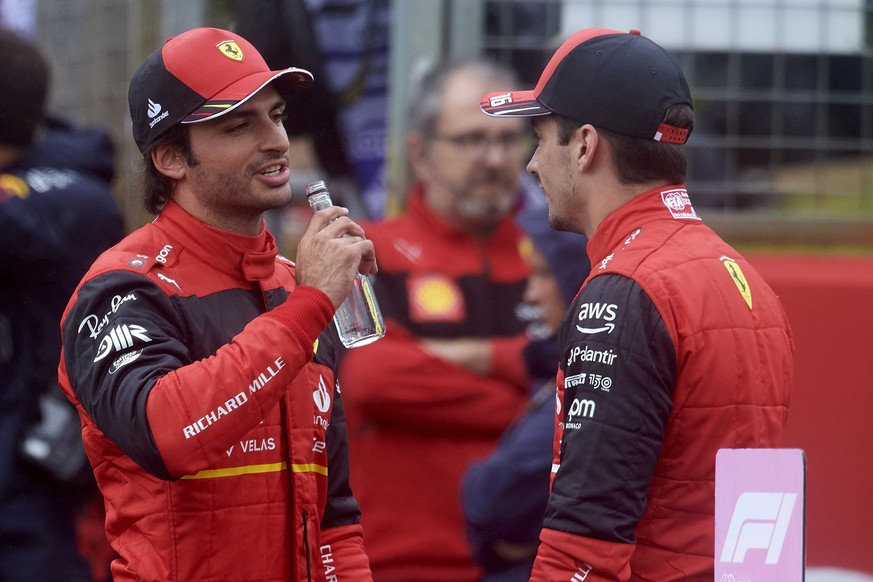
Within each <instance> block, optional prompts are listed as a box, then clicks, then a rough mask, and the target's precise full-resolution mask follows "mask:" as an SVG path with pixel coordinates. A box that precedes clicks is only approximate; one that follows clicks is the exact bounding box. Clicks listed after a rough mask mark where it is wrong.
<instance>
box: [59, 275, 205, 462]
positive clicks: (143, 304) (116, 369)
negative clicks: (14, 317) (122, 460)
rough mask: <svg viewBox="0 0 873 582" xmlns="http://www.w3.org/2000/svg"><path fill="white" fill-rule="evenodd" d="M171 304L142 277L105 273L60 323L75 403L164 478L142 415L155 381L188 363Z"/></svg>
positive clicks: (91, 283) (179, 323) (87, 287)
mask: <svg viewBox="0 0 873 582" xmlns="http://www.w3.org/2000/svg"><path fill="white" fill-rule="evenodd" d="M183 328H184V324H183V322H182V321H181V319H180V318H179V317H178V316H177V314H176V311H175V309H174V307H173V304H172V301H171V300H170V298H169V297H167V296H166V294H164V293H163V292H162V291H161V290H160V289H159V288H158V287H157V286H156V285H154V284H153V283H152V282H151V281H149V280H148V279H147V278H146V277H143V276H141V275H138V274H133V273H127V272H120V271H116V272H111V273H108V274H106V275H102V276H99V277H97V278H95V279H92V280H91V281H89V282H88V283H86V284H85V285H84V286H83V287H82V288H81V289H80V290H79V293H78V297H77V301H76V303H75V305H74V306H73V308H72V309H71V310H70V312H69V314H68V316H67V318H66V320H65V321H64V324H63V335H64V357H65V358H66V360H65V361H66V367H67V372H68V375H69V378H70V383H71V385H72V388H73V390H74V392H75V393H76V397H77V398H78V399H79V401H80V402H81V403H82V406H83V408H84V409H85V411H86V412H87V413H88V415H89V416H90V417H91V418H92V419H93V420H94V423H95V424H96V425H97V427H98V428H99V429H100V430H101V431H102V432H103V433H104V434H106V436H107V437H109V438H110V439H111V440H112V441H113V442H114V443H115V444H116V445H118V447H119V448H121V450H122V451H124V453H125V454H126V455H128V456H129V457H130V458H132V459H133V460H134V461H136V462H137V463H138V464H139V465H140V466H142V467H143V468H144V469H145V470H146V471H148V472H149V473H151V474H153V475H155V476H157V477H160V478H163V479H170V478H171V477H170V475H169V473H168V472H167V470H166V467H165V466H164V463H163V460H162V459H161V456H160V453H159V452H158V448H157V445H156V444H155V440H154V437H153V436H152V432H151V428H150V427H149V422H148V417H147V415H146V401H147V400H148V396H149V393H150V392H151V390H152V388H153V386H154V385H155V382H157V380H158V379H159V378H160V377H162V376H163V375H165V374H167V373H168V372H169V371H171V370H175V369H177V368H180V367H182V366H184V365H186V364H189V363H191V361H192V360H191V357H190V354H189V353H188V350H187V348H186V347H185V344H184V343H183V342H184V341H185V339H184V338H185V337H186V333H185V331H184V329H183Z"/></svg>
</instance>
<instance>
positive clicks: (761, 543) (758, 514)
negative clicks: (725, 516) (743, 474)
mask: <svg viewBox="0 0 873 582" xmlns="http://www.w3.org/2000/svg"><path fill="white" fill-rule="evenodd" d="M796 500H797V494H796V493H766V492H761V491H747V492H745V493H743V494H742V495H740V497H739V498H738V499H737V503H736V505H735V506H734V512H733V516H732V517H731V522H730V526H729V527H728V532H727V538H726V539H725V542H724V548H723V549H722V552H721V558H720V561H721V562H726V563H735V564H739V563H742V562H744V561H745V559H746V552H747V551H748V550H766V551H767V554H766V557H765V558H764V563H765V564H777V563H779V555H780V554H781V553H782V546H783V544H784V543H785V534H786V533H787V531H788V524H789V522H790V521H791V515H792V513H793V512H794V504H795V501H796Z"/></svg>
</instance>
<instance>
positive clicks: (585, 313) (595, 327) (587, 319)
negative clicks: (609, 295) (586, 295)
mask: <svg viewBox="0 0 873 582" xmlns="http://www.w3.org/2000/svg"><path fill="white" fill-rule="evenodd" d="M617 313H618V305H615V304H614V303H599V302H598V303H582V304H581V305H579V315H578V317H577V319H578V320H579V323H581V324H583V325H577V326H576V329H578V330H579V331H581V332H582V333H588V334H594V333H600V332H604V331H605V332H606V333H612V331H613V330H614V329H615V323H614V321H615V316H616V314H617Z"/></svg>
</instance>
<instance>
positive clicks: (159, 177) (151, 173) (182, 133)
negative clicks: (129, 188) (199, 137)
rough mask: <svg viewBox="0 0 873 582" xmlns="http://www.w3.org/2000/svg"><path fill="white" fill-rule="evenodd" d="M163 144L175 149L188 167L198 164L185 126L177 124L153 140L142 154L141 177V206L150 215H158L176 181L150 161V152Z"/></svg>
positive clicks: (171, 193)
mask: <svg viewBox="0 0 873 582" xmlns="http://www.w3.org/2000/svg"><path fill="white" fill-rule="evenodd" d="M163 144H166V145H169V146H170V147H172V148H175V149H176V151H177V152H178V154H179V155H180V156H182V158H183V159H184V160H185V163H187V164H188V165H189V166H196V165H197V164H199V163H200V162H199V160H197V158H195V157H194V152H193V151H192V150H191V134H190V132H189V131H188V127H186V126H185V125H183V124H181V123H178V124H176V125H174V126H173V127H171V128H170V129H169V130H167V131H166V132H164V134H163V135H161V136H160V137H159V138H158V139H157V140H155V143H153V144H152V145H151V146H150V147H149V149H148V151H146V153H145V154H143V165H144V168H143V177H142V182H143V184H142V187H143V206H145V209H146V210H148V211H149V212H151V213H152V214H158V213H160V211H161V210H162V209H163V208H164V205H165V204H166V203H167V200H169V199H170V196H172V195H173V190H174V189H175V188H176V181H175V180H173V179H172V178H170V177H169V176H166V175H165V174H162V173H161V172H160V171H159V170H158V169H157V168H156V167H155V163H154V162H153V161H152V155H151V154H152V150H154V148H156V147H157V146H159V145H163Z"/></svg>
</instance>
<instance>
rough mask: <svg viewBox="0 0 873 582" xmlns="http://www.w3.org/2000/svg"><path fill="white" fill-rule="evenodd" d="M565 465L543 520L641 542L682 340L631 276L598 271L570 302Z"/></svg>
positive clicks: (564, 331)
mask: <svg viewBox="0 0 873 582" xmlns="http://www.w3.org/2000/svg"><path fill="white" fill-rule="evenodd" d="M559 358H560V366H561V369H562V370H563V373H564V388H565V392H564V402H563V409H562V411H561V414H562V418H563V439H562V442H561V465H560V468H559V470H558V472H557V474H556V476H555V480H554V484H553V487H552V495H551V497H550V499H549V506H548V509H547V512H546V518H545V527H547V528H550V529H554V530H558V531H563V532H569V533H572V534H576V535H581V536H586V537H591V538H595V539H599V540H605V541H611V542H621V543H635V541H636V540H635V536H634V528H635V527H636V525H637V523H638V522H639V520H640V518H641V517H642V514H643V511H644V509H645V505H646V492H647V490H648V487H649V485H650V483H651V479H652V475H653V473H654V470H655V464H656V462H657V459H658V455H659V454H660V451H661V446H662V443H663V438H664V433H665V430H666V426H667V420H668V418H669V415H670V410H671V407H672V390H673V386H674V384H675V380H676V355H675V348H674V346H673V343H672V340H671V338H670V335H669V333H668V332H667V328H666V326H665V324H664V322H663V320H662V319H661V316H660V314H659V313H658V311H657V309H656V308H655V306H654V304H653V303H652V301H651V299H649V297H648V295H646V293H645V292H644V291H643V290H642V288H641V287H640V286H639V285H638V284H637V283H636V282H635V281H633V280H631V279H628V278H626V277H623V276H619V275H614V274H605V275H601V276H599V277H595V278H594V279H592V280H591V281H590V282H589V283H588V284H587V285H586V286H585V288H584V289H583V290H582V293H581V294H580V296H579V297H577V299H576V301H575V302H574V304H573V305H572V306H571V308H570V309H569V310H568V311H567V315H566V316H565V318H564V321H563V323H562V327H561V332H560V339H559Z"/></svg>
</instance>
